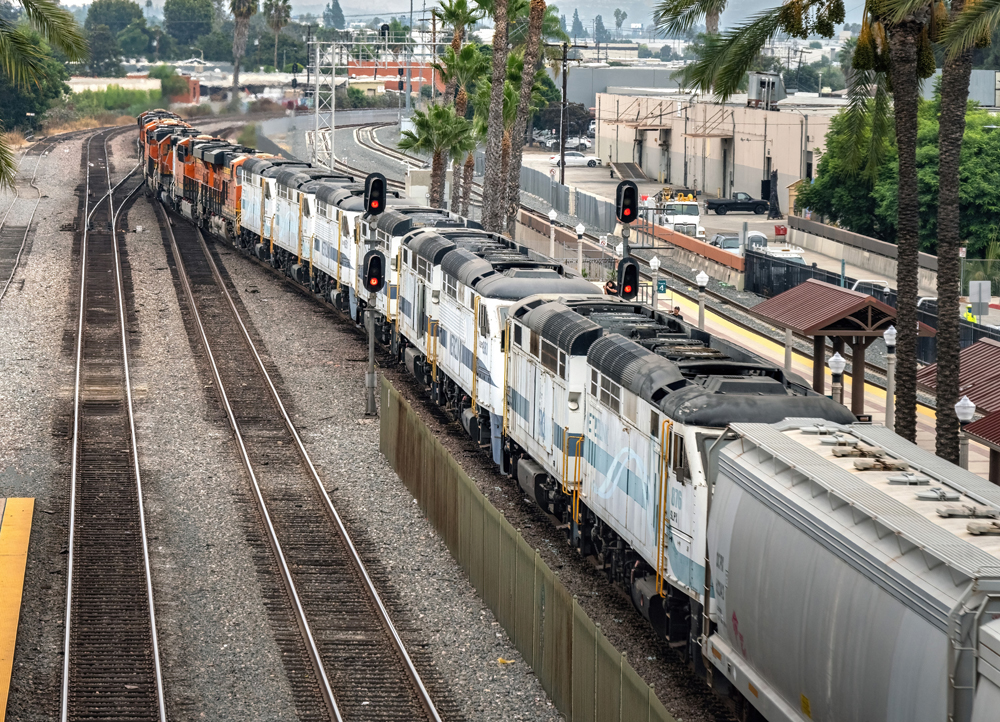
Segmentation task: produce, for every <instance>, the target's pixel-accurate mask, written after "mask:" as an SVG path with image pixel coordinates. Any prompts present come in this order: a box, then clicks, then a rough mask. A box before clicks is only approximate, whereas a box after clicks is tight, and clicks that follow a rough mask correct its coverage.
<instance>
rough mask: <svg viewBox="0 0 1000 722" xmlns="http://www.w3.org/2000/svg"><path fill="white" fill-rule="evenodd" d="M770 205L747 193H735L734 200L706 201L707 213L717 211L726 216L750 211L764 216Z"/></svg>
mask: <svg viewBox="0 0 1000 722" xmlns="http://www.w3.org/2000/svg"><path fill="white" fill-rule="evenodd" d="M769 207H770V203H768V202H767V201H762V200H758V199H756V198H751V197H750V195H749V194H747V193H742V192H740V193H734V194H733V197H732V198H709V199H708V200H707V201H705V211H715V212H716V213H717V214H718V215H720V216H724V215H726V214H727V213H729V211H748V212H751V213H756V214H757V215H763V214H764V213H767V211H768V209H769Z"/></svg>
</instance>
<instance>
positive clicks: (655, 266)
mask: <svg viewBox="0 0 1000 722" xmlns="http://www.w3.org/2000/svg"><path fill="white" fill-rule="evenodd" d="M649 267H650V268H651V269H652V270H653V310H654V311H656V310H657V309H658V308H659V307H660V304H659V299H657V298H656V277H657V271H659V270H660V259H659V258H657V257H656V256H653V257H652V258H651V259H649Z"/></svg>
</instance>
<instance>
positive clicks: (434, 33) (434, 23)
mask: <svg viewBox="0 0 1000 722" xmlns="http://www.w3.org/2000/svg"><path fill="white" fill-rule="evenodd" d="M437 27H438V26H437V15H435V14H434V13H433V12H432V13H431V63H433V62H434V61H435V60H436V59H437V38H438V31H437ZM433 100H434V66H433V65H431V101H432V102H433Z"/></svg>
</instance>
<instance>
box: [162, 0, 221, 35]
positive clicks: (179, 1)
mask: <svg viewBox="0 0 1000 722" xmlns="http://www.w3.org/2000/svg"><path fill="white" fill-rule="evenodd" d="M214 17H215V7H214V6H213V4H212V0H167V1H166V2H165V3H163V25H164V27H165V28H166V30H167V32H168V33H170V35H172V36H173V38H174V39H175V40H176V41H177V42H178V43H180V44H181V45H191V44H192V43H193V42H194V41H195V40H197V39H198V38H200V37H201V36H202V35H208V34H209V33H210V32H212V20H213V18H214Z"/></svg>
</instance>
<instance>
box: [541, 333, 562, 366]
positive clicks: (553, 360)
mask: <svg viewBox="0 0 1000 722" xmlns="http://www.w3.org/2000/svg"><path fill="white" fill-rule="evenodd" d="M542 366H544V367H545V368H547V369H548V370H549V371H551V372H552V373H554V374H558V373H559V349H557V348H556V347H555V346H554V345H553V344H551V343H549V342H548V341H546V340H545V339H542Z"/></svg>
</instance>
